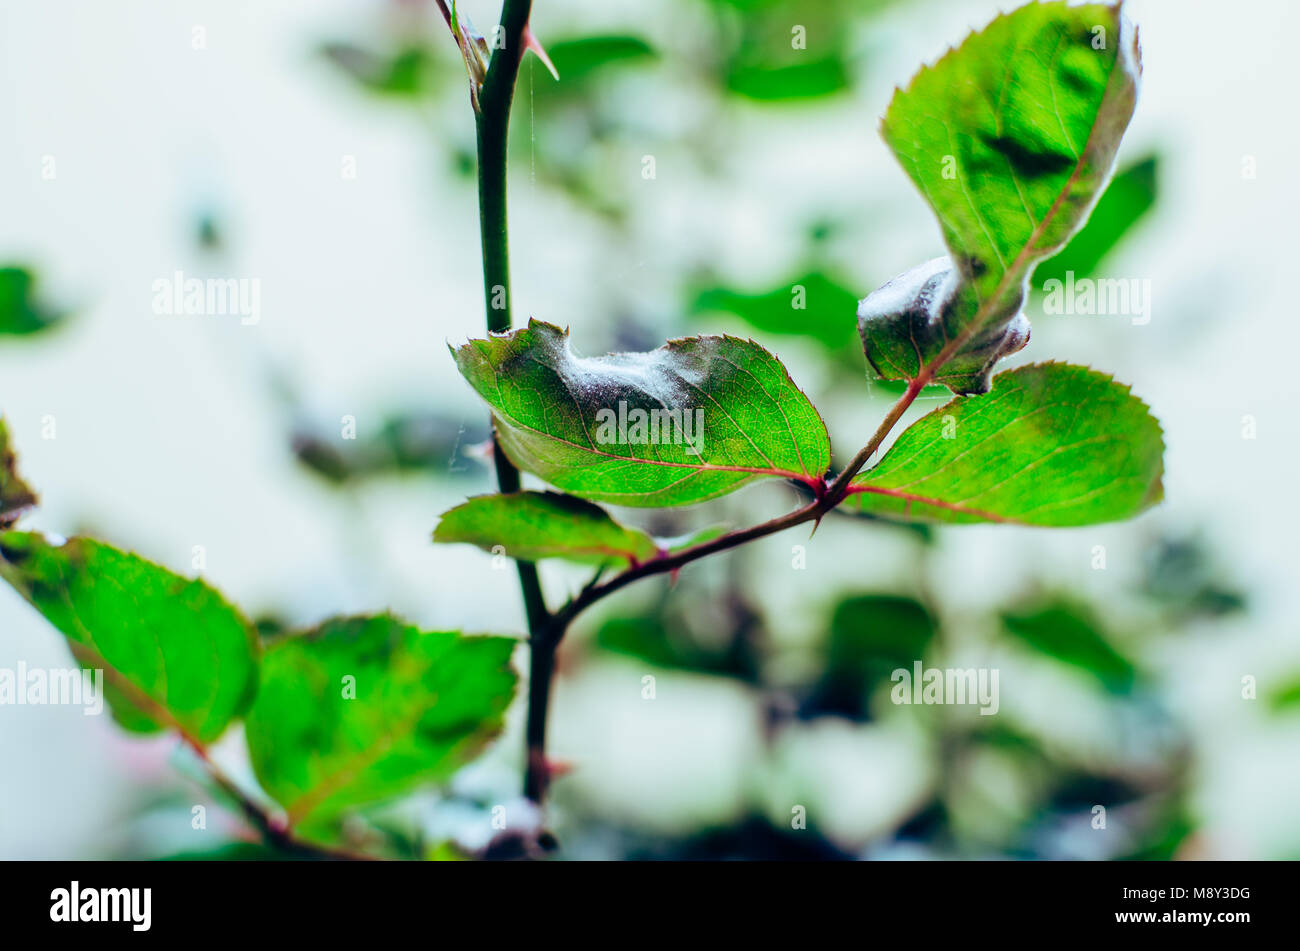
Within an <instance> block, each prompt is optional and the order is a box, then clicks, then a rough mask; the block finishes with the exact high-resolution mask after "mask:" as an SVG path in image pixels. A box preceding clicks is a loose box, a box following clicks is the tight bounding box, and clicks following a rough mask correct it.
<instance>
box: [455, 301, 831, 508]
mask: <svg viewBox="0 0 1300 951" xmlns="http://www.w3.org/2000/svg"><path fill="white" fill-rule="evenodd" d="M453 355H454V356H455V358H456V363H457V365H458V366H459V368H460V371H461V373H462V374H463V375H464V376H465V378H466V379H467V380H468V381H469V383H470V384H471V385H472V386H473V387H474V389H475V390H477V391H478V393H479V395H480V396H482V397H483V398H484V399H485V400H486V401H487V402H488V403H489V404H490V405H491V407H492V410H493V413H494V416H495V419H496V427H497V436H498V440H499V443H500V445H501V447H502V449H504V451H505V452H506V454H507V455H508V456H509V457H510V459H511V461H513V462H514V464H515V465H516V466H518V467H519V468H521V469H524V470H526V471H528V472H532V473H534V474H536V475H538V476H540V477H541V478H542V479H544V480H545V481H547V482H549V483H550V484H551V485H554V486H556V487H557V488H560V489H563V490H564V491H566V492H568V493H570V494H573V495H577V496H581V497H583V498H587V499H594V500H597V501H604V502H612V503H615V504H619V505H629V506H642V507H653V506H668V505H687V504H691V503H694V502H702V501H704V500H706V499H711V498H714V497H716V496H719V495H723V494H726V493H728V492H732V491H735V490H736V489H738V488H740V487H741V486H743V485H746V484H748V483H750V482H753V481H754V480H756V479H761V478H787V479H798V480H801V481H804V482H807V483H815V482H818V481H819V480H820V479H821V478H822V476H823V475H824V473H825V472H826V469H827V467H828V466H829V465H830V439H829V437H828V436H827V433H826V425H825V424H824V423H823V422H822V419H821V417H820V416H818V414H817V411H816V410H815V409H814V408H813V406H812V404H811V403H810V402H809V401H808V398H807V397H806V396H805V395H804V394H803V392H802V391H800V390H799V388H798V387H796V386H795V384H794V383H793V381H791V379H790V376H789V374H788V373H787V372H786V370H785V367H783V366H782V365H781V363H780V361H779V360H777V359H776V357H774V356H773V355H772V354H770V353H768V352H767V351H766V350H764V349H763V348H762V347H760V346H759V345H758V344H757V343H754V342H753V341H752V340H740V339H737V338H734V337H713V336H708V337H687V338H683V339H678V340H671V341H669V342H668V343H667V344H666V345H664V346H663V347H660V348H659V349H658V350H652V351H650V352H649V353H615V354H609V355H606V356H603V357H579V356H577V355H576V354H574V353H573V351H572V350H571V349H570V347H569V340H568V333H567V331H563V330H561V329H560V328H558V327H555V326H553V325H551V324H547V323H542V322H540V321H536V320H533V321H530V322H529V324H528V327H527V328H526V329H523V330H517V331H514V332H513V333H509V334H500V335H496V334H494V335H492V336H491V337H489V338H488V339H487V340H471V341H470V342H468V343H467V344H465V345H463V346H461V347H459V348H456V349H455V350H454V351H453Z"/></svg>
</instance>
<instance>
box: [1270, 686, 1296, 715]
mask: <svg viewBox="0 0 1300 951" xmlns="http://www.w3.org/2000/svg"><path fill="white" fill-rule="evenodd" d="M1269 707H1270V709H1272V710H1273V712H1274V713H1286V712H1289V711H1291V710H1293V709H1296V708H1297V707H1300V677H1298V678H1296V679H1295V680H1292V681H1290V682H1288V683H1284V684H1282V686H1280V687H1277V688H1276V689H1274V690H1273V692H1272V693H1270V694H1269Z"/></svg>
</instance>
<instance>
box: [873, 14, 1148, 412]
mask: <svg viewBox="0 0 1300 951" xmlns="http://www.w3.org/2000/svg"><path fill="white" fill-rule="evenodd" d="M1139 72H1140V65H1139V54H1138V49H1137V32H1136V30H1135V29H1134V28H1133V26H1132V24H1130V23H1129V22H1128V21H1127V20H1126V19H1125V18H1123V17H1122V16H1121V15H1120V12H1119V7H1118V5H1116V6H1113V7H1112V6H1104V5H1101V4H1088V5H1084V6H1067V5H1066V4H1065V3H1064V2H1055V3H1041V4H1040V3H1035V4H1031V5H1028V6H1025V7H1021V8H1020V9H1019V10H1016V11H1015V12H1013V13H1010V14H1006V15H1003V16H1000V17H998V18H997V19H996V20H994V21H993V22H992V23H991V24H989V25H988V27H986V28H985V29H984V30H983V31H982V32H980V33H976V34H972V35H971V36H970V37H969V38H967V40H966V42H965V43H963V44H962V45H961V47H960V48H958V49H956V50H953V51H950V52H949V53H948V54H947V55H946V56H944V57H943V58H942V59H940V60H939V62H937V63H936V64H935V65H934V66H930V67H926V68H924V69H922V70H921V71H920V72H919V73H918V74H917V75H916V76H915V78H913V80H912V83H911V85H910V86H908V88H907V89H906V90H900V91H899V92H898V93H897V94H896V95H895V96H894V99H893V102H892V103H891V104H890V106H889V110H888V112H887V113H886V115H885V119H884V122H883V124H882V126H881V132H882V134H883V135H884V137H885V141H886V142H887V143H888V144H889V146H890V148H891V149H892V150H893V151H894V154H895V155H896V156H897V157H898V160H899V162H900V163H901V164H902V166H903V169H904V170H905V171H906V172H907V174H908V175H909V176H910V177H911V179H912V181H913V182H914V183H915V184H916V186H917V188H919V189H920V190H921V192H922V194H924V195H925V197H926V200H927V201H928V202H929V203H930V206H931V207H932V208H933V209H934V211H935V214H936V215H937V216H938V218H939V224H940V227H941V230H942V232H943V238H944V243H945V244H946V245H947V247H948V252H949V255H950V257H946V258H939V259H936V260H934V261H931V262H928V263H927V264H924V265H921V266H920V267H919V268H916V269H914V270H913V271H910V272H908V273H906V274H904V275H901V276H900V277H898V278H895V279H894V280H893V281H890V282H889V283H888V284H886V285H885V286H884V287H882V288H880V289H879V290H877V291H876V292H875V293H873V294H872V295H871V296H869V297H868V298H866V300H864V301H863V302H862V304H861V307H860V308H859V311H858V329H859V331H860V333H861V335H862V342H863V347H864V348H865V350H866V353H867V359H868V360H869V361H870V363H871V365H872V367H873V368H874V369H875V371H876V372H877V373H879V374H880V375H881V376H884V377H885V378H887V379H913V378H915V377H916V376H917V375H918V374H920V373H921V370H922V368H923V367H925V366H926V365H927V364H932V363H934V361H936V360H937V358H939V357H940V356H941V355H946V356H947V357H948V359H947V360H946V362H945V363H944V365H943V366H941V367H940V368H939V369H938V372H937V373H936V374H935V377H934V379H935V381H937V382H940V383H943V384H945V385H947V386H948V387H949V388H951V389H952V390H954V391H955V392H957V393H982V392H987V391H988V387H989V377H990V374H991V372H992V368H993V365H994V364H995V363H996V362H997V361H998V360H999V359H1001V358H1002V357H1004V356H1006V355H1008V354H1009V353H1013V352H1015V351H1016V350H1018V349H1020V347H1022V346H1024V344H1025V343H1026V342H1027V341H1028V338H1029V323H1028V321H1027V320H1026V319H1025V317H1024V315H1023V314H1022V313H1021V307H1022V305H1023V303H1024V299H1025V295H1026V293H1027V287H1028V283H1029V278H1030V274H1031V273H1032V271H1033V268H1034V265H1035V264H1037V263H1038V262H1039V261H1041V260H1043V259H1044V258H1047V257H1050V256H1051V255H1053V254H1055V253H1056V252H1057V251H1059V250H1060V249H1061V248H1062V247H1064V245H1065V243H1066V242H1067V241H1068V240H1069V238H1070V236H1071V235H1072V234H1073V233H1074V232H1075V231H1076V230H1078V228H1079V227H1080V226H1081V225H1082V224H1083V223H1084V221H1086V220H1087V217H1088V214H1089V212H1090V211H1091V209H1092V206H1093V204H1094V203H1095V202H1096V200H1097V198H1098V196H1099V195H1100V194H1101V192H1102V190H1103V188H1104V185H1105V183H1106V180H1107V178H1108V177H1109V176H1110V174H1111V170H1112V168H1113V167H1114V163H1115V153H1116V150H1117V149H1118V147H1119V142H1120V138H1121V136H1122V135H1123V133H1124V130H1125V128H1127V126H1128V122H1129V119H1130V118H1131V117H1132V115H1133V106H1134V102H1135V101H1136V96H1137V81H1138V75H1139ZM959 340H960V341H961V342H960V344H957V343H954V344H953V346H954V347H955V348H956V349H955V350H952V351H947V352H946V353H945V347H947V346H948V345H949V343H950V342H951V341H959Z"/></svg>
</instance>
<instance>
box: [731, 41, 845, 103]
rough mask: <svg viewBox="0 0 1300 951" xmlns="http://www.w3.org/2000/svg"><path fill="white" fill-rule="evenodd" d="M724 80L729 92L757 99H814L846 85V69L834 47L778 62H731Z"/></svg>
mask: <svg viewBox="0 0 1300 951" xmlns="http://www.w3.org/2000/svg"><path fill="white" fill-rule="evenodd" d="M805 55H806V54H805ZM726 84H727V90H728V91H729V92H732V93H735V94H736V95H738V96H743V97H745V98H746V99H754V100H758V101H761V102H786V101H790V100H794V99H817V98H820V97H822V96H829V95H831V94H832V93H837V92H840V91H842V90H844V89H847V88H848V87H849V71H848V64H847V63H846V62H845V61H844V56H843V55H842V54H841V53H839V52H838V51H837V52H835V53H833V54H831V55H829V56H820V57H817V58H816V59H805V60H801V61H799V62H795V63H788V64H785V65H781V66H771V65H767V64H765V63H735V64H733V65H732V66H731V68H730V69H729V70H728V72H727V77H726Z"/></svg>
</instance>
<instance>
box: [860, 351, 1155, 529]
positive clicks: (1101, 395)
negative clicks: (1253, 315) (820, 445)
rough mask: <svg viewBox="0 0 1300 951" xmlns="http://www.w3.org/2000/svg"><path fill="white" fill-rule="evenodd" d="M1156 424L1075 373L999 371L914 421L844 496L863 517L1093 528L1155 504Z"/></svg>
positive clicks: (1115, 386) (1118, 389) (1120, 392)
mask: <svg viewBox="0 0 1300 951" xmlns="http://www.w3.org/2000/svg"><path fill="white" fill-rule="evenodd" d="M1163 453H1164V441H1163V437H1162V435H1161V431H1160V424H1159V423H1158V422H1157V421H1156V420H1155V418H1154V417H1153V416H1152V415H1151V414H1150V412H1149V411H1148V409H1147V407H1146V405H1145V404H1144V403H1143V402H1142V401H1141V400H1139V399H1138V398H1137V397H1135V396H1133V395H1132V394H1131V393H1130V392H1129V389H1128V387H1126V386H1122V385H1121V384H1119V383H1116V382H1114V381H1113V380H1112V379H1111V378H1110V377H1108V376H1106V375H1105V374H1102V373H1098V372H1096V371H1094V370H1090V369H1088V368H1086V367H1078V366H1071V365H1069V364H1062V363H1046V364H1035V365H1032V366H1026V367H1019V368H1017V369H1015V370H1009V371H1007V372H1005V373H1001V374H999V375H998V376H997V378H996V379H995V380H994V381H993V391H992V393H990V394H989V395H987V396H983V397H979V398H974V397H958V398H957V399H955V400H953V401H952V402H950V403H948V404H946V405H945V406H942V407H940V408H939V409H936V410H935V411H934V412H932V413H930V414H929V415H928V416H925V417H923V418H921V419H920V420H918V421H917V422H916V423H914V424H913V425H912V426H911V427H909V428H908V429H907V430H906V431H905V432H904V433H903V434H902V435H901V436H900V437H899V438H898V441H897V442H895V443H894V445H893V446H892V447H891V448H890V449H889V451H888V452H887V453H886V454H885V457H884V458H883V459H882V460H881V461H880V464H879V465H877V466H876V467H875V468H873V469H870V470H868V471H866V472H863V473H860V474H859V475H857V476H856V477H855V478H854V479H853V482H852V483H851V485H850V488H849V491H850V492H851V493H853V499H855V500H856V503H857V504H858V505H860V506H861V507H862V509H864V510H866V511H871V512H876V513H879V514H882V515H890V516H894V517H902V518H906V519H915V520H921V521H935V522H957V523H969V522H1015V523H1020V524H1024V525H1042V526H1071V525H1093V524H1097V523H1100V522H1110V521H1116V520H1120V519H1126V518H1131V517H1133V516H1134V515H1137V514H1138V513H1140V512H1142V511H1143V510H1145V509H1146V508H1148V507H1150V506H1151V505H1154V504H1155V503H1156V502H1158V501H1160V499H1161V498H1162V497H1163V490H1162V487H1161V475H1162V472H1163V462H1162V456H1163Z"/></svg>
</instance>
